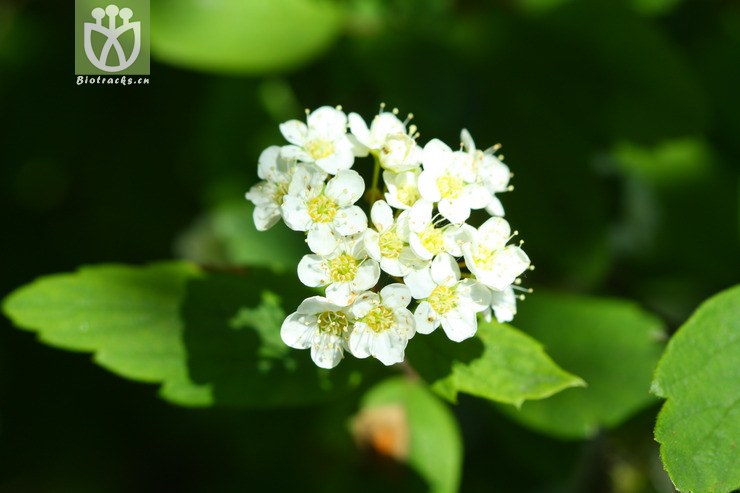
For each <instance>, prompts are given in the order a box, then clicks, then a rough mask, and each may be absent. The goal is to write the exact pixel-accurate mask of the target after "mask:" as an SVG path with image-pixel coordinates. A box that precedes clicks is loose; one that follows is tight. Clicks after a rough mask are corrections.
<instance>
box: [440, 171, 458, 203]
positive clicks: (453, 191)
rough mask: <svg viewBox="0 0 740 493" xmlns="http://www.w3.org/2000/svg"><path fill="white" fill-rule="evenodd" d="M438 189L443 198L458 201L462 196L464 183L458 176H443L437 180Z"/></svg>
mask: <svg viewBox="0 0 740 493" xmlns="http://www.w3.org/2000/svg"><path fill="white" fill-rule="evenodd" d="M437 188H439V193H440V194H441V195H442V198H444V199H456V198H458V197H459V196H460V195H461V194H462V189H463V182H462V179H461V178H458V177H456V176H452V175H443V176H440V177H439V178H437Z"/></svg>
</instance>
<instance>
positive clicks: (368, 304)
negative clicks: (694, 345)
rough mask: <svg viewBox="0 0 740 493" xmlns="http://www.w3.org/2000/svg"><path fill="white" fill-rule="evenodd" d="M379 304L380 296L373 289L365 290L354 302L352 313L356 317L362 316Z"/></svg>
mask: <svg viewBox="0 0 740 493" xmlns="http://www.w3.org/2000/svg"><path fill="white" fill-rule="evenodd" d="M379 304H380V297H379V296H378V295H377V294H376V293H373V292H372V291H367V292H364V293H362V294H360V295H359V296H358V297H357V298H355V301H354V302H353V303H352V314H353V315H354V316H355V318H362V317H364V316H365V315H367V314H368V312H369V311H370V310H372V309H373V308H375V307H376V306H378V305H379Z"/></svg>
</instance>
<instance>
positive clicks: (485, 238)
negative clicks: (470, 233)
mask: <svg viewBox="0 0 740 493" xmlns="http://www.w3.org/2000/svg"><path fill="white" fill-rule="evenodd" d="M478 231H479V232H480V234H479V242H480V243H481V244H483V245H485V246H486V247H487V248H490V249H491V250H500V249H501V248H504V246H506V242H508V241H509V238H511V226H509V222H508V221H507V220H506V219H504V218H502V217H492V218H490V219H488V220H487V221H486V222H484V223H483V224H482V225H481V226H480V228H478Z"/></svg>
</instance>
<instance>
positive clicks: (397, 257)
mask: <svg viewBox="0 0 740 493" xmlns="http://www.w3.org/2000/svg"><path fill="white" fill-rule="evenodd" d="M407 217H408V213H407V212H406V211H404V212H402V213H401V214H400V215H399V216H398V219H397V220H394V219H393V210H392V209H391V208H390V206H389V205H388V204H387V203H385V201H383V200H379V201H377V202H375V203H374V204H373V208H372V209H371V210H370V219H371V220H372V222H373V225H374V226H375V229H367V230H366V231H365V235H364V238H363V240H364V243H365V248H366V249H367V252H368V254H369V255H370V258H372V259H373V260H375V261H377V262H380V268H381V269H383V271H385V272H387V273H388V274H390V275H391V276H396V277H403V276H405V275H407V274H409V273H410V272H411V270H412V269H411V266H409V265H408V264H407V262H406V261H407V260H408V259H413V252H412V251H411V248H410V247H409V246H408V240H409V230H408V219H407Z"/></svg>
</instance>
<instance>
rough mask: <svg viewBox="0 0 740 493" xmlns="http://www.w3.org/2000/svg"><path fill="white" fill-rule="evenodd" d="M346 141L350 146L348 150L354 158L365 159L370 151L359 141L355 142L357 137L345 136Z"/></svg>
mask: <svg viewBox="0 0 740 493" xmlns="http://www.w3.org/2000/svg"><path fill="white" fill-rule="evenodd" d="M347 140H348V141H349V144H350V150H351V151H352V155H353V156H355V157H367V155H368V154H370V149H368V148H367V147H365V144H362V143H361V142H360V141H359V140H357V137H355V136H354V135H352V134H347Z"/></svg>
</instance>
